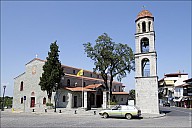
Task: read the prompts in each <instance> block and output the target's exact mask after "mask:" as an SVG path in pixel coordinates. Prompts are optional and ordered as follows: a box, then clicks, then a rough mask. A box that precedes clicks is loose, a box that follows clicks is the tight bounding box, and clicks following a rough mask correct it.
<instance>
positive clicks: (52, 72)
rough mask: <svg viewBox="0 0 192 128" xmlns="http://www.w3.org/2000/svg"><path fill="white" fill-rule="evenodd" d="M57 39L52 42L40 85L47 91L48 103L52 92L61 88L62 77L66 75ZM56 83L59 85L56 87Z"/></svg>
mask: <svg viewBox="0 0 192 128" xmlns="http://www.w3.org/2000/svg"><path fill="white" fill-rule="evenodd" d="M56 42H57V41H55V42H53V43H51V45H50V51H49V52H48V57H47V58H46V59H47V61H46V62H45V64H44V66H43V71H44V72H43V73H42V77H40V82H39V85H40V86H41V90H42V91H47V96H48V103H51V97H52V92H54V91H56V90H57V89H58V88H59V85H60V81H61V77H62V76H64V72H63V67H62V66H61V63H60V61H59V52H60V51H59V47H58V45H57V44H56ZM56 83H57V84H58V87H56Z"/></svg>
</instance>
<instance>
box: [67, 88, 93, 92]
mask: <svg viewBox="0 0 192 128" xmlns="http://www.w3.org/2000/svg"><path fill="white" fill-rule="evenodd" d="M65 89H67V90H69V91H73V92H81V91H87V92H91V91H95V90H91V89H87V88H82V87H65Z"/></svg>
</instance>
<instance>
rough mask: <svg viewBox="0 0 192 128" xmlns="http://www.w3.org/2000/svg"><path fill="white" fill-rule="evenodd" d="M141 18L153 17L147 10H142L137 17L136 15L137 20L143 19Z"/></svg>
mask: <svg viewBox="0 0 192 128" xmlns="http://www.w3.org/2000/svg"><path fill="white" fill-rule="evenodd" d="M143 17H153V15H152V14H151V12H149V11H148V10H143V11H141V12H140V13H139V14H138V15H137V19H140V18H143Z"/></svg>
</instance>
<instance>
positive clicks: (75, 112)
mask: <svg viewBox="0 0 192 128" xmlns="http://www.w3.org/2000/svg"><path fill="white" fill-rule="evenodd" d="M101 110H103V109H102V108H92V109H91V110H88V111H86V110H85V109H83V108H77V109H74V108H72V109H68V108H57V109H56V112H55V109H47V110H46V112H45V110H44V109H34V112H33V109H31V111H27V112H23V111H18V110H17V111H16V110H12V109H5V110H4V111H5V112H12V113H23V114H24V113H25V114H37V115H41V114H54V115H55V114H62V115H63V114H67V115H79V116H94V115H99V112H100V111H101ZM164 116H166V114H165V113H161V114H150V113H142V114H141V118H143V119H151V118H160V117H164Z"/></svg>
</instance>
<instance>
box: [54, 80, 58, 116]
mask: <svg viewBox="0 0 192 128" xmlns="http://www.w3.org/2000/svg"><path fill="white" fill-rule="evenodd" d="M57 90H58V83H55V111H54V112H56V104H57Z"/></svg>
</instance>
